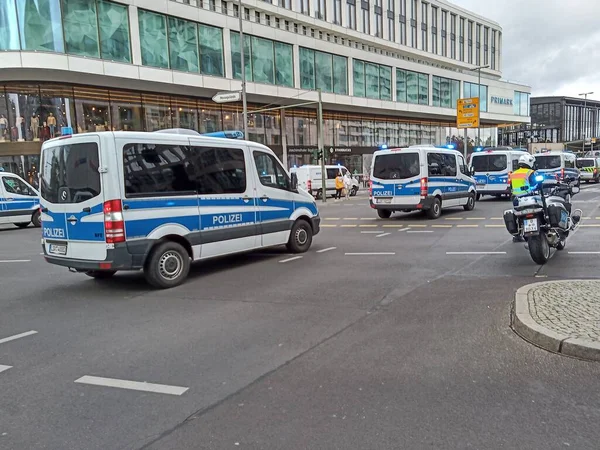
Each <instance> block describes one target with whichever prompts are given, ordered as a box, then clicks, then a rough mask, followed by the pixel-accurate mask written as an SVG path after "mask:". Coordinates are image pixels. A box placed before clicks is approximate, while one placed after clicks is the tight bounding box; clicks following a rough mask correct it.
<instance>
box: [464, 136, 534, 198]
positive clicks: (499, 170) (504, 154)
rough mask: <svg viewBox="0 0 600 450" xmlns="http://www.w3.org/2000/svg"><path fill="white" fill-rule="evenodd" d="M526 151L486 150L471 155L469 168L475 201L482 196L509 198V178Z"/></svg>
mask: <svg viewBox="0 0 600 450" xmlns="http://www.w3.org/2000/svg"><path fill="white" fill-rule="evenodd" d="M524 152H526V150H524V149H523V150H520V149H505V148H502V149H495V148H487V149H485V150H483V151H476V152H474V153H473V154H472V155H471V163H470V164H469V166H470V167H471V168H472V169H473V171H474V176H473V178H475V182H476V183H477V200H479V198H480V197H481V196H483V195H493V196H496V197H501V196H503V195H505V196H506V197H508V198H510V181H509V177H510V174H511V173H512V172H514V171H515V170H517V169H518V168H519V158H520V157H521V156H523V153H524Z"/></svg>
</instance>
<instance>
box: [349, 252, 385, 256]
mask: <svg viewBox="0 0 600 450" xmlns="http://www.w3.org/2000/svg"><path fill="white" fill-rule="evenodd" d="M395 254H396V252H363V253H344V255H346V256H393V255H395Z"/></svg>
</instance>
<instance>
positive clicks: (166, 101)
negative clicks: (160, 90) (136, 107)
mask: <svg viewBox="0 0 600 450" xmlns="http://www.w3.org/2000/svg"><path fill="white" fill-rule="evenodd" d="M142 104H143V106H144V120H145V121H146V127H145V131H158V130H165V129H168V128H172V122H171V103H170V98H169V97H168V96H162V95H150V94H144V95H142Z"/></svg>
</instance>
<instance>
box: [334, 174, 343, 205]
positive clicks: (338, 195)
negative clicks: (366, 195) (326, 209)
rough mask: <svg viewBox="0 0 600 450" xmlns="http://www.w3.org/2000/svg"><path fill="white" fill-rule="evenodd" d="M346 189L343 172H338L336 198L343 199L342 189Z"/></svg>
mask: <svg viewBox="0 0 600 450" xmlns="http://www.w3.org/2000/svg"><path fill="white" fill-rule="evenodd" d="M343 190H344V178H343V177H342V173H341V172H338V174H337V176H336V177H335V199H336V200H338V199H340V200H341V199H342V191H343Z"/></svg>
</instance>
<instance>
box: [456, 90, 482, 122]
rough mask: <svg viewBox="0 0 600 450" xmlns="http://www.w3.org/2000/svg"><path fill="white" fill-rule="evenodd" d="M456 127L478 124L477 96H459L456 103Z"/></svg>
mask: <svg viewBox="0 0 600 450" xmlns="http://www.w3.org/2000/svg"><path fill="white" fill-rule="evenodd" d="M456 126H457V128H477V127H478V126H479V98H477V97H474V98H459V99H458V103H457V105H456Z"/></svg>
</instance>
